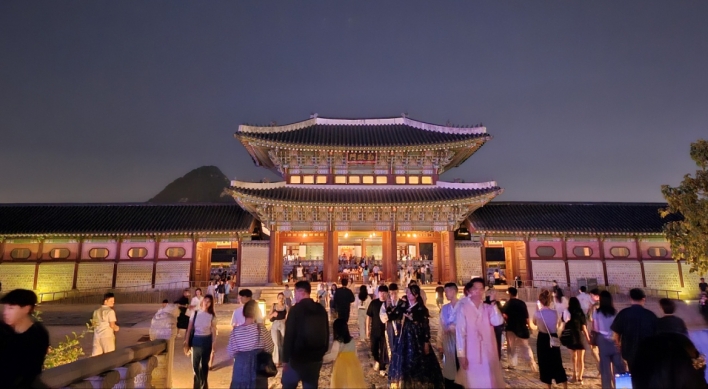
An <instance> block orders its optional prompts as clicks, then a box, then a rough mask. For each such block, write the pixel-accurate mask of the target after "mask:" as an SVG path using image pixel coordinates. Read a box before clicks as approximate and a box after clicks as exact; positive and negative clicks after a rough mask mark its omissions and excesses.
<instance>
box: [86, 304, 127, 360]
mask: <svg viewBox="0 0 708 389" xmlns="http://www.w3.org/2000/svg"><path fill="white" fill-rule="evenodd" d="M115 303H116V299H115V296H114V295H113V293H106V294H104V295H103V305H102V306H101V308H98V309H97V310H95V311H94V312H93V318H92V319H91V322H92V323H93V351H92V352H91V356H92V357H95V356H96V355H101V354H105V353H109V352H111V351H115V350H116V335H115V333H116V332H118V330H119V329H120V328H119V327H118V325H117V324H116V321H117V320H116V312H115V311H114V310H113V306H114V305H115Z"/></svg>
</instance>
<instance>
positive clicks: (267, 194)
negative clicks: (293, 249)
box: [231, 182, 501, 205]
mask: <svg viewBox="0 0 708 389" xmlns="http://www.w3.org/2000/svg"><path fill="white" fill-rule="evenodd" d="M232 184H235V186H233V187H232V189H231V190H232V191H233V194H234V196H236V197H239V196H241V197H244V196H246V197H251V198H258V199H262V200H265V201H268V200H270V201H277V202H298V203H311V204H313V205H317V204H327V205H338V204H360V205H366V204H417V205H424V204H425V203H430V202H444V201H455V200H467V199H472V198H475V197H479V196H483V195H488V194H489V195H493V196H496V195H497V194H499V193H501V188H499V187H498V186H496V183H494V182H491V183H484V184H447V186H438V185H435V186H432V185H431V186H422V185H421V186H415V187H410V186H408V187H405V186H392V185H381V186H374V185H356V186H353V185H341V186H333V185H328V186H324V185H320V186H316V185H285V184H283V183H273V184H250V185H249V184H248V183H238V182H233V183H232ZM439 184H443V185H444V183H439ZM455 185H456V186H455Z"/></svg>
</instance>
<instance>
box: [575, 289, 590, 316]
mask: <svg viewBox="0 0 708 389" xmlns="http://www.w3.org/2000/svg"><path fill="white" fill-rule="evenodd" d="M587 291H588V288H587V287H586V286H585V285H583V286H581V287H580V293H579V294H578V296H577V297H578V301H579V302H580V308H582V309H583V313H585V315H586V316H587V314H588V311H590V307H592V305H593V303H594V302H593V301H592V297H590V295H589V294H587V293H586V292H587Z"/></svg>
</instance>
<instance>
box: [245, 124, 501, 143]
mask: <svg viewBox="0 0 708 389" xmlns="http://www.w3.org/2000/svg"><path fill="white" fill-rule="evenodd" d="M235 135H236V137H237V138H249V139H259V140H263V141H270V142H275V143H281V144H292V145H307V146H331V147H378V148H381V147H395V146H417V145H432V144H440V143H453V142H460V141H467V140H471V139H479V138H481V139H485V140H486V139H489V138H490V137H489V135H487V133H486V129H485V128H484V127H481V126H480V127H465V128H458V127H445V126H438V125H433V124H428V123H423V122H418V121H415V120H412V119H408V118H392V119H362V120H344V119H325V118H313V119H310V120H306V121H304V122H299V123H294V124H290V125H286V126H273V127H253V126H245V125H244V126H241V127H239V131H238V132H237V133H236V134H235ZM242 140H243V139H242Z"/></svg>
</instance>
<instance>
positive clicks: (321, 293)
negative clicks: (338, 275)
mask: <svg viewBox="0 0 708 389" xmlns="http://www.w3.org/2000/svg"><path fill="white" fill-rule="evenodd" d="M286 301H287V300H286ZM317 302H318V303H320V305H321V306H322V308H325V309H327V286H326V285H325V284H324V283H323V282H320V285H319V286H318V287H317Z"/></svg>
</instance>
